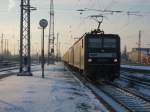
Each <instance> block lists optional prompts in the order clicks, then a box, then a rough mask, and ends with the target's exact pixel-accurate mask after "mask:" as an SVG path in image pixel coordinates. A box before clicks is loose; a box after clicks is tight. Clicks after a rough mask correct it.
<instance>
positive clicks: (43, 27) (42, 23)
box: [39, 19, 48, 78]
mask: <svg viewBox="0 0 150 112" xmlns="http://www.w3.org/2000/svg"><path fill="white" fill-rule="evenodd" d="M39 24H40V26H41V28H42V38H41V41H42V45H41V46H42V47H41V68H42V78H44V64H45V58H44V29H45V28H46V27H47V25H48V21H47V20H46V19H41V20H40V22H39Z"/></svg>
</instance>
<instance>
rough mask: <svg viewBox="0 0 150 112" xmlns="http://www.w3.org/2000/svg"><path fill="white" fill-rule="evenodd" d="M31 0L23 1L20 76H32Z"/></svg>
mask: <svg viewBox="0 0 150 112" xmlns="http://www.w3.org/2000/svg"><path fill="white" fill-rule="evenodd" d="M30 8H31V7H30V0H21V16H20V74H21V75H31V57H30Z"/></svg>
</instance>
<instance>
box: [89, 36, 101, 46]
mask: <svg viewBox="0 0 150 112" xmlns="http://www.w3.org/2000/svg"><path fill="white" fill-rule="evenodd" d="M88 44H89V45H88V47H89V48H102V39H101V38H89V41H88Z"/></svg>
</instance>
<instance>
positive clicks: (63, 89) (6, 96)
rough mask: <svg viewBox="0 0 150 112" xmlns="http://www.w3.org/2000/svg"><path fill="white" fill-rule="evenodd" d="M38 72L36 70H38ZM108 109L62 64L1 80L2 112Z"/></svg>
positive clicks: (60, 111)
mask: <svg viewBox="0 0 150 112" xmlns="http://www.w3.org/2000/svg"><path fill="white" fill-rule="evenodd" d="M34 69H35V67H34ZM104 111H106V109H105V107H104V106H103V105H102V104H101V103H100V102H99V101H98V100H97V99H96V97H95V96H94V94H93V93H92V92H91V91H90V90H89V89H88V88H87V87H85V86H84V85H83V84H82V83H81V82H80V81H79V80H78V79H76V77H75V76H73V75H72V74H71V72H70V71H68V70H67V69H65V67H64V65H63V64H62V63H57V64H56V65H50V66H47V67H46V68H45V78H44V79H42V78H41V69H40V66H37V68H36V69H35V70H34V72H33V76H17V75H15V76H10V77H7V78H4V79H1V80H0V112H104Z"/></svg>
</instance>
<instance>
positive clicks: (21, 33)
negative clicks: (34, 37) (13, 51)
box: [19, 0, 24, 73]
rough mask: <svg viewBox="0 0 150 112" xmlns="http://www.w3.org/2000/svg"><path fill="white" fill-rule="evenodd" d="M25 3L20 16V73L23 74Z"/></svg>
mask: <svg viewBox="0 0 150 112" xmlns="http://www.w3.org/2000/svg"><path fill="white" fill-rule="evenodd" d="M23 1H24V0H21V5H20V6H21V15H20V50H19V55H20V70H19V72H20V73H22V71H23V54H22V52H23V38H22V37H23Z"/></svg>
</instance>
